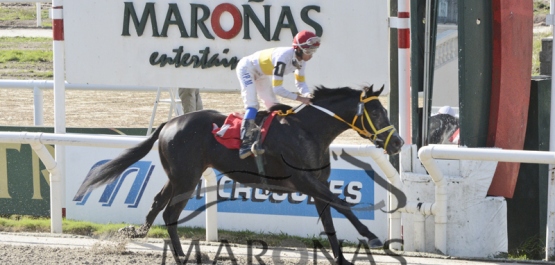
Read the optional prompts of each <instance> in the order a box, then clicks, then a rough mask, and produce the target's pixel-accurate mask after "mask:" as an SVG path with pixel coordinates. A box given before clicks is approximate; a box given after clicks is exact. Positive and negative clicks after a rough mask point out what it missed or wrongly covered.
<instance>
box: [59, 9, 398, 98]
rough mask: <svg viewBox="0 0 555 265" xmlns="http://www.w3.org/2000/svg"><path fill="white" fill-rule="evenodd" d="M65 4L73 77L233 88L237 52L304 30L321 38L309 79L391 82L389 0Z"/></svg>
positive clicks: (287, 40)
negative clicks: (388, 25) (388, 24)
mask: <svg viewBox="0 0 555 265" xmlns="http://www.w3.org/2000/svg"><path fill="white" fill-rule="evenodd" d="M63 10H64V13H63V16H64V34H65V49H66V56H65V59H66V77H67V80H68V82H70V83H89V84H119V85H139V86H145V85H147V86H165V87H193V88H201V89H205V90H229V91H238V90H239V89H240V87H239V82H238V80H237V76H236V73H235V70H234V69H235V67H236V65H237V62H238V60H240V59H241V58H242V57H243V56H246V55H249V54H252V53H254V52H255V51H257V50H261V49H266V48H271V47H278V46H291V42H292V39H293V36H294V35H295V34H296V33H297V32H298V31H301V30H310V31H313V32H315V33H316V34H317V35H320V36H321V37H322V45H321V47H320V49H319V50H318V52H317V53H316V54H315V56H314V57H313V58H312V60H311V61H310V62H309V63H308V65H307V69H306V77H307V82H308V83H309V85H310V86H314V85H325V86H328V87H335V86H357V85H364V84H377V85H380V86H381V85H382V84H385V85H386V87H387V89H388V87H389V86H388V84H389V74H388V68H389V67H387V65H388V64H389V63H388V47H389V45H388V43H389V42H388V39H389V38H388V32H389V31H388V27H387V14H388V10H387V1H367V0H352V1H347V2H344V1H336V0H319V1H317V0H311V1H294V0H279V1H278V0H257V1H245V0H243V1H239V0H229V1H221V0H205V1H194V0H193V1H191V0H186V1H176V0H159V1H145V0H72V1H66V2H64V8H63ZM287 80H290V84H291V85H290V86H287V85H286V87H288V88H291V89H293V88H294V86H293V79H292V77H291V76H287V77H286V83H285V84H287V82H289V81H287Z"/></svg>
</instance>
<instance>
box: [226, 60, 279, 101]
mask: <svg viewBox="0 0 555 265" xmlns="http://www.w3.org/2000/svg"><path fill="white" fill-rule="evenodd" d="M255 69H256V67H255V66H254V65H253V64H252V62H250V61H249V60H245V59H241V60H240V61H239V63H238V64H237V69H236V72H237V78H239V83H240V85H241V98H242V99H243V104H244V106H245V109H247V108H255V109H257V110H258V109H259V108H260V104H259V103H258V98H259V97H260V99H261V100H262V101H263V102H264V105H266V108H270V107H271V106H273V105H275V104H277V103H279V100H278V99H277V98H276V94H275V93H274V91H273V88H272V85H271V82H272V80H271V76H266V75H263V74H260V73H257V71H256V70H255Z"/></svg>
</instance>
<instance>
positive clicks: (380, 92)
mask: <svg viewBox="0 0 555 265" xmlns="http://www.w3.org/2000/svg"><path fill="white" fill-rule="evenodd" d="M384 88H385V85H382V88H380V91H378V94H377V95H378V96H379V95H381V94H382V92H383V90H384Z"/></svg>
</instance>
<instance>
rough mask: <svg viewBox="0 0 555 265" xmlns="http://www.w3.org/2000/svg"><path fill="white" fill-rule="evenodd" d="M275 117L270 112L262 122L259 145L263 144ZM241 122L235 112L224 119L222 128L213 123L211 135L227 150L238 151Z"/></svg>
mask: <svg viewBox="0 0 555 265" xmlns="http://www.w3.org/2000/svg"><path fill="white" fill-rule="evenodd" d="M275 116H276V112H272V113H270V115H269V116H268V118H266V120H265V121H264V124H263V125H262V129H261V131H262V136H261V137H260V143H263V142H264V138H266V134H267V133H268V129H269V128H270V124H271V123H272V120H273V119H274V117H275ZM241 122H243V115H242V114H240V113H236V112H234V113H231V114H229V116H227V118H226V119H225V121H224V124H223V125H222V127H218V125H217V124H215V123H213V124H212V126H213V129H212V134H214V138H216V140H217V141H218V142H219V143H220V144H223V145H224V146H225V147H227V148H228V149H239V147H240V146H241Z"/></svg>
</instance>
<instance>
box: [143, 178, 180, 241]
mask: <svg viewBox="0 0 555 265" xmlns="http://www.w3.org/2000/svg"><path fill="white" fill-rule="evenodd" d="M171 195H172V185H171V182H170V181H169V180H168V182H166V184H165V185H164V187H162V190H160V192H158V194H156V196H155V197H154V202H153V203H152V206H151V207H150V211H149V212H148V214H147V215H146V220H145V223H144V224H143V225H142V226H141V227H140V228H139V230H138V231H137V234H136V236H137V237H145V236H146V234H147V233H148V230H150V227H151V226H152V223H154V219H156V216H158V213H160V211H162V209H164V207H166V205H167V204H168V201H169V200H170V197H171Z"/></svg>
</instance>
